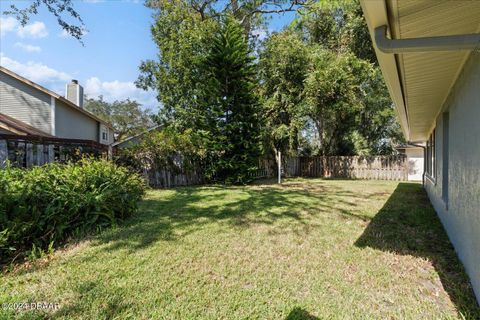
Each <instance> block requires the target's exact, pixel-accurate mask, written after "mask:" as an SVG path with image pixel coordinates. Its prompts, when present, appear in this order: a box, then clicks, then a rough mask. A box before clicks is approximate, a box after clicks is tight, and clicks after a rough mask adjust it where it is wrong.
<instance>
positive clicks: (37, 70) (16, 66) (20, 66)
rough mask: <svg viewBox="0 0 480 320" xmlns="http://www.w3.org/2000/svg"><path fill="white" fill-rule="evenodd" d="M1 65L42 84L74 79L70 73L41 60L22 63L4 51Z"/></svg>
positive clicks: (0, 60)
mask: <svg viewBox="0 0 480 320" xmlns="http://www.w3.org/2000/svg"><path fill="white" fill-rule="evenodd" d="M0 65H1V66H2V67H5V68H7V69H10V70H12V71H13V72H16V73H18V74H19V75H21V76H23V77H25V78H27V79H28V80H31V81H33V82H38V83H40V84H46V83H48V84H50V85H52V84H53V85H54V84H59V83H60V82H61V83H66V82H67V81H68V80H70V79H72V77H71V76H70V75H69V74H67V73H65V72H61V71H57V70H55V69H52V68H50V67H48V66H46V65H44V64H42V63H40V62H34V61H28V62H27V63H21V62H19V61H16V60H13V59H11V58H9V57H7V56H5V55H4V54H3V53H0Z"/></svg>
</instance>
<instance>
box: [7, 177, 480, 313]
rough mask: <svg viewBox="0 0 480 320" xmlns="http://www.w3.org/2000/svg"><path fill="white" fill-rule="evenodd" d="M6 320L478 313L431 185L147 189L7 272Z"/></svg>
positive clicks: (295, 183) (310, 183)
mask: <svg viewBox="0 0 480 320" xmlns="http://www.w3.org/2000/svg"><path fill="white" fill-rule="evenodd" d="M0 277H1V278H0V283H1V288H0V302H2V303H14V302H49V303H58V305H59V308H58V309H57V310H50V311H38V310H31V311H21V312H17V313H15V312H14V311H13V310H12V309H9V308H7V309H5V310H0V312H2V316H3V318H6V319H10V318H13V317H14V316H17V317H18V318H26V319H30V318H34V319H36V318H39V319H44V318H60V319H95V320H97V319H197V318H205V319H252V318H253V319H317V318H318V319H324V318H325V319H332V318H333V319H441V318H445V319H456V318H460V319H462V318H467V319H477V318H480V310H479V308H478V306H477V304H476V302H475V298H474V296H473V292H472V289H471V287H470V285H469V283H468V280H467V278H466V276H465V274H464V272H463V269H462V267H461V265H460V263H459V261H458V259H457V258H456V256H455V253H454V251H453V248H452V246H451V244H450V243H449V241H448V238H447V236H446V234H445V232H444V231H443V229H442V227H441V224H440V222H439V220H438V219H437V217H436V215H435V212H434V211H433V209H432V207H431V206H430V204H429V202H428V199H427V197H426V194H425V193H424V191H423V189H422V187H421V185H420V184H413V183H399V182H388V181H345V180H343V181H342V180H321V179H315V180H305V179H295V180H288V181H287V182H286V183H284V184H283V185H282V186H280V187H279V186H276V185H270V184H268V183H266V184H258V185H254V186H246V187H219V186H211V187H188V188H178V189H172V190H155V191H149V192H148V194H147V196H146V198H145V200H144V201H143V202H142V204H141V206H140V211H139V213H138V214H137V215H136V216H135V217H134V218H131V219H130V220H128V221H127V222H126V223H124V224H123V225H121V226H119V227H117V228H115V229H111V230H107V231H105V232H102V233H101V234H100V235H98V236H96V237H92V238H91V239H88V240H85V241H81V242H78V243H76V244H72V245H70V246H69V247H67V248H66V249H63V250H60V251H57V252H56V253H55V254H54V255H53V256H52V257H50V258H49V259H44V260H39V261H37V262H36V263H35V264H34V266H30V267H21V268H18V270H16V271H13V272H11V273H8V274H5V275H3V276H0Z"/></svg>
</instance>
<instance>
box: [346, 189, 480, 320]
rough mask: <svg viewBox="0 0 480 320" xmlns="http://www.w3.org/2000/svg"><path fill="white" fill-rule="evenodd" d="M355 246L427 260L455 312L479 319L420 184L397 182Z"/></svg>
mask: <svg viewBox="0 0 480 320" xmlns="http://www.w3.org/2000/svg"><path fill="white" fill-rule="evenodd" d="M355 245H356V246H358V247H371V248H374V249H378V250H382V251H388V252H393V253H397V254H400V255H411V256H415V257H421V258H424V259H428V260H429V261H431V263H432V264H433V266H434V268H435V270H436V272H437V273H438V275H439V277H440V279H441V282H442V285H443V287H444V289H445V290H446V292H447V293H448V295H449V296H450V299H451V301H452V302H453V303H454V304H455V306H456V308H457V311H458V312H459V313H460V314H462V315H463V316H464V317H465V318H466V319H480V308H479V306H478V305H477V302H476V300H475V297H474V294H473V289H472V287H471V285H470V282H469V280H468V277H467V276H466V274H465V271H464V269H463V266H462V265H461V263H460V261H459V260H458V258H457V256H456V254H455V251H454V248H453V246H452V245H451V243H450V241H449V239H448V236H447V234H446V232H445V231H444V229H443V226H442V224H441V222H440V220H439V219H438V217H437V215H436V213H435V210H434V209H433V207H432V206H431V204H430V202H429V200H428V197H427V194H426V192H425V190H423V188H422V186H421V185H420V184H411V183H399V184H398V186H397V188H396V189H395V191H394V192H393V194H392V195H391V196H390V197H389V199H388V200H387V202H386V203H385V205H384V206H383V208H382V209H381V210H380V211H379V212H378V213H377V214H376V215H375V217H374V218H373V219H372V220H371V222H370V224H369V225H368V227H367V228H366V229H365V231H364V232H363V234H362V235H361V236H360V238H358V239H357V241H356V242H355Z"/></svg>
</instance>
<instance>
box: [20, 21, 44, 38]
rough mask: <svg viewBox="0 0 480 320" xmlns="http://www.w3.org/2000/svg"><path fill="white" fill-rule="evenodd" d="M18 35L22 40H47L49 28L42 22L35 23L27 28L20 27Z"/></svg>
mask: <svg viewBox="0 0 480 320" xmlns="http://www.w3.org/2000/svg"><path fill="white" fill-rule="evenodd" d="M17 35H18V36H19V37H20V38H25V37H29V38H45V37H46V36H48V31H47V27H46V26H45V23H43V22H41V21H35V22H33V23H30V24H27V25H26V26H25V27H18V30H17Z"/></svg>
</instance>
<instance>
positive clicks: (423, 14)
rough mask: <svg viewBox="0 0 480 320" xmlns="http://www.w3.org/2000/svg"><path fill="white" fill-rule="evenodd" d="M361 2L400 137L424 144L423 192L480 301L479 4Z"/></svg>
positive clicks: (420, 0) (422, 0)
mask: <svg viewBox="0 0 480 320" xmlns="http://www.w3.org/2000/svg"><path fill="white" fill-rule="evenodd" d="M361 4H362V8H363V12H364V14H365V18H366V21H367V24H368V27H369V30H370V34H371V36H372V38H373V39H374V47H375V50H376V54H377V58H378V62H379V64H380V67H381V69H382V72H383V76H384V78H385V81H386V84H387V87H388V89H389V92H390V95H391V97H392V99H393V101H394V103H395V106H396V110H397V113H398V116H399V118H400V123H401V126H402V129H403V133H404V134H405V137H406V139H407V141H412V142H424V143H425V142H426V143H427V153H426V154H427V156H426V173H425V176H426V179H425V183H424V184H425V189H426V190H427V193H428V195H429V197H430V200H431V202H432V204H433V206H434V207H435V210H436V211H437V213H438V215H439V217H440V219H441V221H442V223H443V225H444V227H445V229H446V231H447V233H448V236H449V238H450V240H451V242H452V243H453V245H454V247H455V250H456V252H457V254H458V256H459V258H460V260H461V261H462V262H463V264H464V266H465V269H466V272H467V274H468V275H469V277H470V280H471V283H472V286H473V288H474V291H475V293H476V295H477V299H478V300H479V301H480V35H479V34H478V33H479V32H480V1H429V0H416V1H401V0H361ZM385 32H387V33H388V38H387V37H386V35H385ZM445 36H451V37H445ZM424 37H431V38H426V39H425V38H424ZM392 39H393V40H392ZM398 39H403V40H398ZM405 39H410V40H405Z"/></svg>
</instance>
